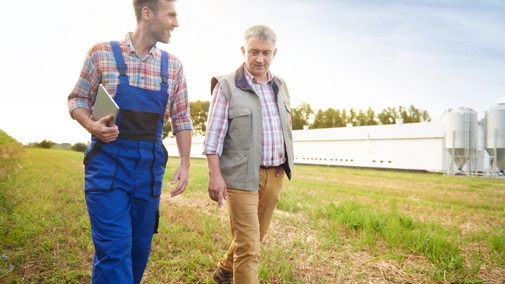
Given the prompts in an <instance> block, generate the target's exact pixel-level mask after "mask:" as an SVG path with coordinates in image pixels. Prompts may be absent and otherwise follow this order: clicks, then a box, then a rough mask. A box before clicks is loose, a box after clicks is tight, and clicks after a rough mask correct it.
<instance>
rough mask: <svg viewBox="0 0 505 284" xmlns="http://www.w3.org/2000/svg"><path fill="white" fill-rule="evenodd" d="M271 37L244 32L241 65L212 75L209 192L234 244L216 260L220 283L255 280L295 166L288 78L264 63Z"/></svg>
mask: <svg viewBox="0 0 505 284" xmlns="http://www.w3.org/2000/svg"><path fill="white" fill-rule="evenodd" d="M275 43H276V36H275V33H274V31H273V30H272V29H270V28H269V27H267V26H262V25H257V26H253V27H251V28H249V29H248V30H247V31H246V32H245V34H244V46H242V54H243V56H244V59H245V64H243V65H242V66H240V67H239V68H238V69H237V70H236V71H235V72H232V73H229V74H226V75H223V76H218V77H214V78H212V81H211V92H212V101H211V105H210V113H209V120H208V124H207V135H206V138H205V146H204V154H206V156H207V163H208V166H209V185H208V190H209V196H210V198H211V199H212V200H214V201H217V202H218V204H219V206H221V204H222V199H223V198H224V199H226V200H227V202H228V211H229V214H230V226H231V233H232V238H233V240H232V243H231V245H230V248H229V249H228V252H227V253H226V255H225V256H224V257H223V258H222V259H221V260H220V261H219V264H218V269H217V270H216V272H215V273H214V276H213V277H214V279H215V280H216V281H217V282H218V283H222V284H224V283H239V284H249V283H258V254H259V252H260V242H261V240H262V239H263V237H264V236H265V234H266V232H267V230H268V227H269V226H270V221H271V220H272V215H273V212H274V210H275V206H276V205H277V203H278V201H279V197H280V193H281V188H282V184H283V180H284V175H285V174H286V175H287V176H288V178H291V170H292V168H293V158H294V156H293V137H292V133H291V107H290V100H289V93H288V89H287V87H286V83H285V82H284V81H283V80H282V79H281V78H279V77H277V76H274V75H273V74H272V73H271V72H270V71H268V68H269V66H270V63H271V62H272V60H273V59H274V57H275V54H276V53H277V49H276V48H275Z"/></svg>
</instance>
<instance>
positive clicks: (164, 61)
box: [160, 50, 168, 93]
mask: <svg viewBox="0 0 505 284" xmlns="http://www.w3.org/2000/svg"><path fill="white" fill-rule="evenodd" d="M160 65H161V70H160V73H161V88H160V91H161V92H163V93H166V92H167V91H168V52H166V51H164V50H162V51H161V64H160Z"/></svg>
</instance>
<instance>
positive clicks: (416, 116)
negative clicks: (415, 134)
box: [399, 105, 431, 123]
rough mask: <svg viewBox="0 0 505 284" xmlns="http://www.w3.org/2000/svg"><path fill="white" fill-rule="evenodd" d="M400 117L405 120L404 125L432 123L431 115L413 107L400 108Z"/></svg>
mask: <svg viewBox="0 0 505 284" xmlns="http://www.w3.org/2000/svg"><path fill="white" fill-rule="evenodd" d="M399 112H400V117H401V118H403V123H416V122H429V121H431V117H430V114H429V113H428V112H427V111H425V110H422V109H418V108H416V107H414V105H411V106H410V107H404V106H400V107H399Z"/></svg>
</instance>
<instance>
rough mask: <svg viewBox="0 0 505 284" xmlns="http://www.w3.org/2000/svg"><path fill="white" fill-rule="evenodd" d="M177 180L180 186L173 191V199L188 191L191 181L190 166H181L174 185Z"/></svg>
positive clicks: (176, 171) (175, 174)
mask: <svg viewBox="0 0 505 284" xmlns="http://www.w3.org/2000/svg"><path fill="white" fill-rule="evenodd" d="M177 180H179V184H178V185H177V187H176V188H175V189H174V190H172V192H170V195H171V196H172V197H176V196H177V195H179V194H181V193H183V192H184V191H185V190H186V186H187V185H188V180H189V166H184V165H180V166H179V167H178V168H177V170H175V173H174V178H173V179H172V184H175V183H176V182H177Z"/></svg>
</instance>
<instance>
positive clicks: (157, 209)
mask: <svg viewBox="0 0 505 284" xmlns="http://www.w3.org/2000/svg"><path fill="white" fill-rule="evenodd" d="M154 218H155V219H154V232H153V234H157V233H158V227H159V225H160V209H159V208H156V216H155V217H154Z"/></svg>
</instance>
